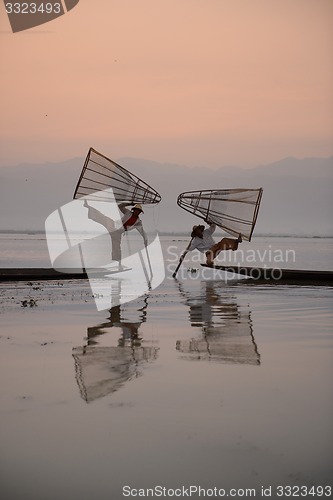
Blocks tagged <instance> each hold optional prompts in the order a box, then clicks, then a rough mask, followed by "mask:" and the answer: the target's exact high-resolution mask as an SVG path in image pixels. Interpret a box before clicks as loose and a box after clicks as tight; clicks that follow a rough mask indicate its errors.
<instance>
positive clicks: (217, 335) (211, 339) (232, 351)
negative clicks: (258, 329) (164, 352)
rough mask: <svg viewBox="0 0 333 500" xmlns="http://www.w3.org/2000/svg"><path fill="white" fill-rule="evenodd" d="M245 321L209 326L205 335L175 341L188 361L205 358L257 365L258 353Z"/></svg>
mask: <svg viewBox="0 0 333 500" xmlns="http://www.w3.org/2000/svg"><path fill="white" fill-rule="evenodd" d="M249 329H250V327H249V325H248V324H247V323H244V324H241V323H236V322H235V323H233V324H232V325H230V329H229V328H228V327H226V326H217V327H215V326H210V327H207V328H206V333H205V335H201V336H199V337H198V338H192V339H190V340H179V341H177V345H176V348H177V350H178V351H180V352H181V353H182V355H181V357H182V358H183V359H186V360H189V361H196V360H206V361H213V362H217V363H227V364H229V363H230V364H245V365H259V364H260V355H259V353H258V350H257V345H256V343H255V342H254V339H253V336H252V334H251V332H249Z"/></svg>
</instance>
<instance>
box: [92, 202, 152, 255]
mask: <svg viewBox="0 0 333 500" xmlns="http://www.w3.org/2000/svg"><path fill="white" fill-rule="evenodd" d="M84 206H85V207H86V208H88V218H89V219H91V220H93V221H94V222H97V223H98V224H101V225H102V226H104V227H105V228H106V229H107V230H108V232H109V234H110V236H111V242H112V260H117V261H118V262H120V261H121V248H120V244H121V237H122V235H123V234H124V233H125V232H127V231H131V230H132V229H137V231H138V232H139V233H140V234H141V236H142V238H143V242H144V245H145V246H147V245H148V239H147V235H146V233H145V231H144V229H143V225H142V221H141V219H140V214H141V213H144V211H143V209H142V205H140V204H139V203H137V204H133V203H120V204H119V205H118V208H119V210H120V211H121V212H122V213H123V214H124V215H123V216H122V218H121V222H122V225H121V227H120V228H116V226H115V221H114V220H113V219H111V217H107V216H106V215H104V214H102V213H101V212H100V211H99V210H97V209H96V208H94V207H91V206H90V205H88V203H87V201H86V200H85V202H84ZM128 206H132V207H133V208H132V209H131V210H129V209H128V208H127V207H128Z"/></svg>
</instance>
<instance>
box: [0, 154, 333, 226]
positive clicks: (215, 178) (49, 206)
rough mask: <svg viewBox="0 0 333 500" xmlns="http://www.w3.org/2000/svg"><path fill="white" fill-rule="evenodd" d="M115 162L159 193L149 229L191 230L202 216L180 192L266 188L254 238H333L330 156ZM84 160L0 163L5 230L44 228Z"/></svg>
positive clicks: (67, 197) (148, 215)
mask: <svg viewBox="0 0 333 500" xmlns="http://www.w3.org/2000/svg"><path fill="white" fill-rule="evenodd" d="M106 154H107V153H106ZM112 159H113V160H115V161H116V162H117V163H119V164H120V165H122V166H123V167H125V168H127V169H128V170H130V171H131V172H133V173H134V174H135V175H137V176H138V177H140V178H142V179H143V180H145V181H146V182H148V184H150V185H151V186H153V187H154V188H155V189H156V190H157V191H159V193H160V194H161V196H162V202H161V203H160V205H159V206H157V207H154V208H152V207H147V208H146V209H145V214H144V215H143V217H142V218H143V221H144V223H145V225H146V227H147V228H148V229H149V228H152V227H153V226H154V227H155V228H156V227H157V229H158V230H159V231H161V232H162V231H163V232H172V233H177V232H182V231H189V228H190V227H191V226H192V225H193V224H195V223H196V221H197V220H198V219H196V218H195V217H193V216H191V215H190V214H188V213H187V212H185V211H183V210H181V209H180V208H179V207H178V206H177V203H176V200H177V196H178V194H179V193H181V192H183V191H190V190H197V189H214V188H221V189H225V188H242V187H249V188H251V187H263V188H264V194H263V199H262V204H261V209H260V212H259V216H258V221H257V226H256V229H255V234H256V235H259V234H270V235H279V234H281V235H298V236H301V235H307V236H326V235H328V236H333V196H332V194H333V157H330V158H305V159H296V158H285V159H283V160H281V161H278V162H275V163H270V164H268V165H261V166H258V167H255V168H251V169H242V168H240V167H228V166H226V167H221V168H220V169H210V168H204V167H200V168H199V167H198V168H189V167H186V166H184V165H175V164H166V163H158V162H154V161H147V160H144V159H135V158H119V159H116V158H112ZM83 163H84V158H73V159H71V160H68V161H65V162H61V163H45V164H38V165H37V164H36V165H35V164H21V165H17V166H11V167H5V166H3V167H0V200H1V202H0V203H1V214H2V217H1V222H0V230H20V231H22V230H30V231H37V230H43V229H44V222H45V219H46V218H47V216H48V215H49V214H50V213H51V212H53V211H54V210H56V209H57V208H59V207H60V206H62V205H64V204H66V203H68V202H70V201H71V200H72V198H73V192H74V189H75V186H76V183H77V180H78V178H79V175H80V172H81V169H82V166H83Z"/></svg>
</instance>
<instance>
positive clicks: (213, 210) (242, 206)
mask: <svg viewBox="0 0 333 500" xmlns="http://www.w3.org/2000/svg"><path fill="white" fill-rule="evenodd" d="M262 192H263V190H262V188H259V189H219V190H216V191H214V190H205V191H188V192H186V193H181V194H180V195H179V196H178V199H177V203H178V205H179V206H180V207H181V208H183V209H184V210H186V211H187V212H190V213H191V214H194V215H196V216H197V217H200V218H201V219H207V220H209V221H210V222H214V223H215V224H216V225H217V226H219V227H220V228H221V229H224V230H225V231H226V232H227V233H230V234H232V235H235V236H238V235H239V233H241V234H242V237H243V238H244V239H245V240H248V241H251V236H252V233H253V229H254V226H255V223H256V220H257V216H258V211H259V207H260V202H261V197H262Z"/></svg>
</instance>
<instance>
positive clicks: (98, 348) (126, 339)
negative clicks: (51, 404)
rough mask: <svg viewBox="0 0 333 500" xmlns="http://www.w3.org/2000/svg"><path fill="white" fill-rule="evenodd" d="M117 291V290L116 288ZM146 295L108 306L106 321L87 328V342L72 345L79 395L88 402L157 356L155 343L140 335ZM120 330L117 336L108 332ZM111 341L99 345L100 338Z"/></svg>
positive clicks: (138, 372) (131, 376)
mask: <svg viewBox="0 0 333 500" xmlns="http://www.w3.org/2000/svg"><path fill="white" fill-rule="evenodd" d="M119 292H120V290H119ZM147 305H148V302H147V296H143V297H141V298H140V299H137V300H136V301H133V302H131V303H128V304H126V305H125V306H121V305H117V306H115V307H112V308H111V309H110V316H109V318H108V321H105V322H104V323H101V324H99V325H96V326H93V327H89V328H88V329H87V345H85V346H82V347H81V346H80V347H76V348H74V349H73V358H74V361H75V378H76V381H77V384H78V386H79V389H80V394H81V397H82V398H83V399H84V400H85V401H86V402H87V403H90V402H92V401H94V400H96V399H98V398H101V397H104V396H106V395H108V394H111V393H113V392H115V391H117V390H118V389H120V388H121V387H122V386H123V385H124V384H125V382H127V381H129V380H132V379H134V378H137V377H139V376H140V375H142V373H143V372H142V369H143V366H144V365H145V364H146V363H150V362H152V361H154V360H155V359H156V358H157V353H158V347H156V346H155V343H154V342H153V341H146V340H144V339H143V338H142V337H141V336H140V335H139V328H140V326H141V325H142V323H144V322H145V321H146V314H147V311H146V309H147ZM119 330H120V332H121V333H120V336H119V337H118V336H117V338H116V339H115V337H114V335H108V334H111V333H113V332H114V331H116V332H118V331H119ZM105 341H107V342H108V343H111V344H112V343H113V344H114V345H107V346H104V345H103V346H102V345H99V344H100V343H101V342H103V343H105Z"/></svg>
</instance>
